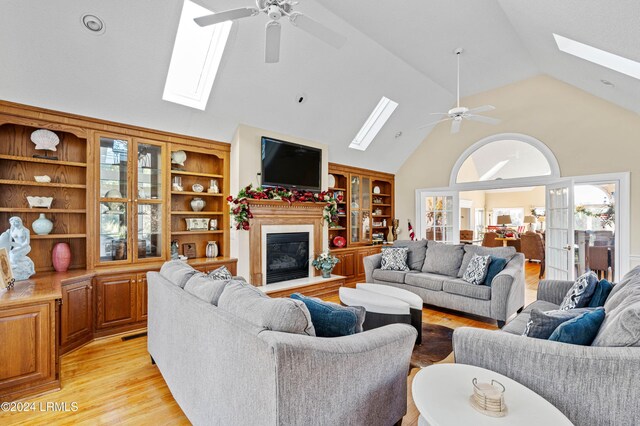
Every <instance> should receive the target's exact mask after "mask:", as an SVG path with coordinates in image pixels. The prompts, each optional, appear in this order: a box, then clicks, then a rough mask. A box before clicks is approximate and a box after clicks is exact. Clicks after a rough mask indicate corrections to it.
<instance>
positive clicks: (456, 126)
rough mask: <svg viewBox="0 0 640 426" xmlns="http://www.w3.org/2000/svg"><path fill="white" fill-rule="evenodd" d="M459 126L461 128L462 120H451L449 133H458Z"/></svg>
mask: <svg viewBox="0 0 640 426" xmlns="http://www.w3.org/2000/svg"><path fill="white" fill-rule="evenodd" d="M460 126H462V120H461V119H460V120H456V119H453V120H451V133H458V132H459V131H460Z"/></svg>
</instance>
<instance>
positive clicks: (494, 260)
mask: <svg viewBox="0 0 640 426" xmlns="http://www.w3.org/2000/svg"><path fill="white" fill-rule="evenodd" d="M507 263H509V260H508V259H506V258H504V257H495V256H491V262H489V268H488V269H487V275H486V276H485V277H484V285H488V286H489V287H491V283H493V279H494V278H495V277H496V275H498V274H499V273H500V272H502V270H503V269H504V268H505V266H507Z"/></svg>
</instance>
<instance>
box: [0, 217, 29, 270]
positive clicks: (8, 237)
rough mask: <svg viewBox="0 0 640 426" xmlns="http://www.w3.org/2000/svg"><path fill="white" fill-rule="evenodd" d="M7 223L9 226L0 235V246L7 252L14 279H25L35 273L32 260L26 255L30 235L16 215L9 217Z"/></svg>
mask: <svg viewBox="0 0 640 426" xmlns="http://www.w3.org/2000/svg"><path fill="white" fill-rule="evenodd" d="M9 224H10V225H11V227H10V228H9V229H7V230H6V231H4V232H3V233H2V235H0V247H4V248H6V249H7V251H8V252H9V263H11V269H13V276H14V278H15V279H16V281H20V280H26V279H27V278H29V277H30V276H32V275H33V274H35V273H36V270H35V266H34V264H33V261H32V260H31V259H29V257H28V256H27V255H28V254H29V252H30V251H31V246H30V245H29V244H30V242H31V235H30V233H29V229H28V228H25V226H24V225H23V224H22V219H20V218H19V217H18V216H13V217H12V218H10V219H9Z"/></svg>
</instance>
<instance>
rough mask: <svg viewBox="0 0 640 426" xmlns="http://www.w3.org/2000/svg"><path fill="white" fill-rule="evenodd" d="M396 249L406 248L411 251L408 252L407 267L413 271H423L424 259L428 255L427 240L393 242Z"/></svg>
mask: <svg viewBox="0 0 640 426" xmlns="http://www.w3.org/2000/svg"><path fill="white" fill-rule="evenodd" d="M393 246H394V247H406V248H408V249H409V251H408V252H407V266H409V269H411V270H412V271H420V270H422V265H423V264H424V258H425V256H426V254H427V240H420V241H409V240H400V241H394V242H393Z"/></svg>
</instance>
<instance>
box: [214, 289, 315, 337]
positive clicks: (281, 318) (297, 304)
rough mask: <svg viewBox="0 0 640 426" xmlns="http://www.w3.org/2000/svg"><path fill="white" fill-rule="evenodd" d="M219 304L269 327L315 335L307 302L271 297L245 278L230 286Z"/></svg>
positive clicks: (268, 328)
mask: <svg viewBox="0 0 640 426" xmlns="http://www.w3.org/2000/svg"><path fill="white" fill-rule="evenodd" d="M218 307H219V308H220V309H224V310H225V311H227V312H229V313H231V314H233V315H235V316H237V317H238V318H241V319H243V320H244V321H247V322H249V323H252V324H255V325H257V326H258V327H262V328H264V329H266V330H273V331H282V332H285V333H295V334H306V335H309V336H315V331H314V329H313V323H312V321H311V314H309V310H308V309H307V307H306V306H305V304H304V303H303V302H301V301H300V300H293V299H288V298H271V297H269V296H266V295H265V294H264V293H263V292H262V291H260V290H258V289H257V288H255V287H254V286H252V285H250V284H247V283H244V282H242V281H231V282H230V283H229V284H227V285H226V287H225V289H224V291H223V292H222V295H221V296H220V300H219V301H218Z"/></svg>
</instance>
